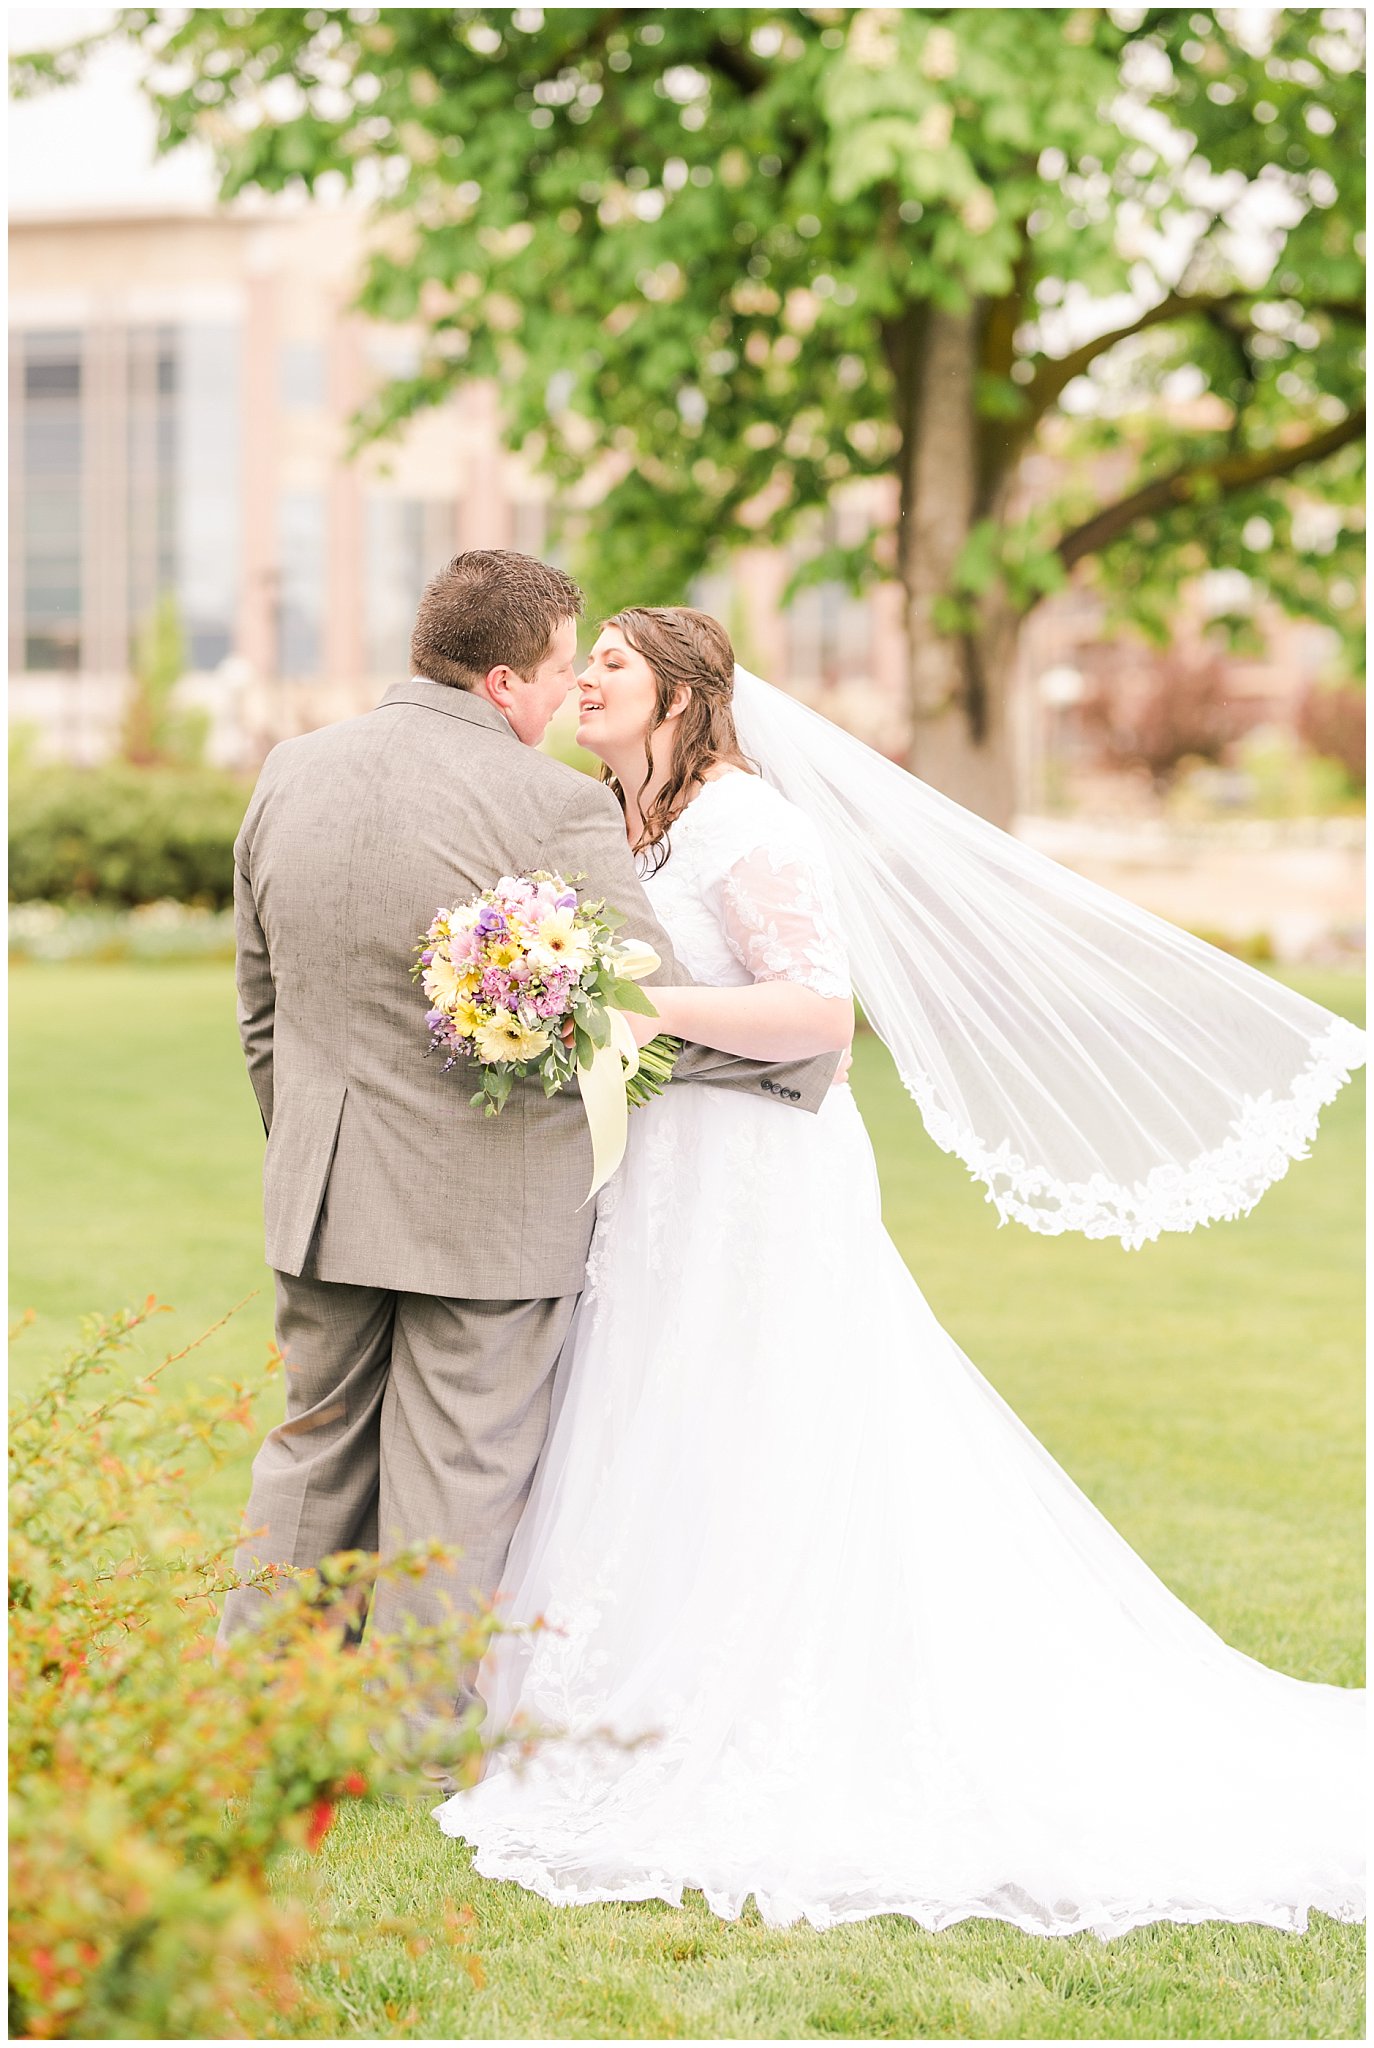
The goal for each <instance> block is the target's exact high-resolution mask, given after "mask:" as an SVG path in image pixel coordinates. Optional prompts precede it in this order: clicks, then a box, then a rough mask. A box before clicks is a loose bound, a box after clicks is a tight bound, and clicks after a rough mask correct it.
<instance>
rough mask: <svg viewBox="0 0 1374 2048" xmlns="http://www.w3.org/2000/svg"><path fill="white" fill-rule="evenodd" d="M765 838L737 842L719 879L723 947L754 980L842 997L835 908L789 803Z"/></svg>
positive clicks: (816, 853)
mask: <svg viewBox="0 0 1374 2048" xmlns="http://www.w3.org/2000/svg"><path fill="white" fill-rule="evenodd" d="M779 811H780V812H781V813H782V814H783V816H784V818H785V823H783V826H782V829H781V830H780V831H770V833H769V837H768V840H767V842H766V843H763V842H760V841H758V840H755V841H754V843H753V844H750V845H748V846H745V847H736V848H735V849H733V851H732V857H731V858H730V860H729V861H728V864H727V865H726V866H725V868H724V871H723V873H722V874H721V878H720V885H719V887H720V895H719V911H720V919H721V924H722V927H723V929H724V932H725V939H726V944H727V945H728V946H729V948H730V951H731V952H732V953H733V954H734V956H735V958H736V959H737V960H738V961H739V962H740V964H741V966H743V967H745V968H747V969H748V971H749V973H750V974H751V975H752V976H753V978H754V980H755V981H796V982H800V983H802V985H803V986H804V987H806V988H810V989H814V990H815V991H816V994H817V995H821V996H847V995H848V994H849V992H850V989H849V963H848V960H847V959H846V957H845V949H844V944H843V941H842V939H841V937H840V921H839V913H838V911H837V910H836V908H835V900H834V892H833V890H832V888H831V884H830V877H829V874H828V872H827V870H826V865H825V856H824V854H823V853H822V852H821V849H820V847H819V845H818V844H816V843H815V841H814V836H813V835H812V834H811V833H810V831H809V829H808V828H807V826H806V821H805V819H803V818H801V817H799V816H798V815H797V814H796V813H795V812H793V811H792V810H791V807H790V806H779Z"/></svg>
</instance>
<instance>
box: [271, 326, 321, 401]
mask: <svg viewBox="0 0 1374 2048" xmlns="http://www.w3.org/2000/svg"><path fill="white" fill-rule="evenodd" d="M327 391H328V366H327V359H326V356H325V347H324V343H323V342H322V341H288V342H284V343H283V344H282V351H281V402H282V405H283V407H284V408H285V410H286V411H287V412H318V411H319V410H320V408H321V407H322V406H323V405H324V402H325V398H326V395H327Z"/></svg>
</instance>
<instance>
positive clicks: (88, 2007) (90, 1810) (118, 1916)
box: [9, 1298, 496, 2039]
mask: <svg viewBox="0 0 1374 2048" xmlns="http://www.w3.org/2000/svg"><path fill="white" fill-rule="evenodd" d="M157 1312H158V1309H157V1304H156V1303H155V1302H154V1301H153V1300H152V1299H151V1298H150V1299H149V1301H148V1302H147V1303H146V1304H145V1306H144V1307H143V1308H142V1309H141V1310H138V1311H137V1312H124V1313H121V1314H119V1315H116V1316H114V1317H112V1318H110V1319H109V1320H107V1321H103V1322H100V1323H98V1324H96V1325H94V1326H93V1327H92V1329H91V1330H90V1331H89V1333H88V1335H87V1337H86V1339H85V1341H84V1342H83V1343H82V1344H81V1345H80V1346H79V1347H78V1348H77V1349H76V1350H74V1351H73V1352H72V1353H71V1354H70V1356H69V1357H68V1358H67V1359H66V1360H65V1362H64V1363H63V1364H62V1365H61V1366H60V1367H58V1368H57V1369H56V1370H55V1371H54V1372H53V1373H52V1374H51V1375H50V1376H49V1378H48V1379H47V1380H46V1382H45V1383H44V1385H43V1386H42V1387H41V1389H40V1391H39V1392H38V1393H37V1395H36V1396H35V1397H34V1398H33V1399H32V1400H31V1401H30V1402H29V1403H28V1404H27V1405H25V1406H22V1407H20V1408H19V1409H18V1410H17V1411H16V1412H15V1413H14V1415H13V1416H12V1419H11V1435H10V1478H11V1496H10V1498H11V1505H12V1520H13V1537H12V1549H11V1566H10V1600H9V1605H10V1800H11V1805H10V1816H11V1856H12V1860H11V1872H10V2033H11V2037H12V2038H15V2037H18V2038H25V2039H35V2038H37V2039H54V2038H64V2039H71V2038H79V2039H93V2038H97V2037H106V2038H115V2039H149V2038H177V2037H182V2038H187V2037H189V2038H203V2037H207V2036H230V2037H233V2036H238V2037H245V2038H260V2037H262V2036H263V2035H266V2034H276V2033H280V2032H281V2031H282V2030H283V2028H285V2030H286V2031H288V2032H294V2031H299V2030H301V2029H302V2028H303V2029H304V2030H305V2031H310V2025H309V2022H310V2010H309V2007H310V1998H309V1994H308V1993H307V1991H306V1989H305V1977H304V1973H305V1972H306V1970H307V1969H308V1968H309V1967H310V1966H312V1965H318V1964H319V1963H321V1962H322V1961H323V1962H328V1961H329V1959H330V1958H331V1957H334V1956H335V1955H336V1954H337V1955H339V1956H343V1955H344V1954H345V1953H346V1950H347V1949H348V1948H350V1947H351V1948H352V1950H353V1951H354V1952H356V1949H357V1945H358V1943H359V1942H360V1941H368V1942H371V1941H375V1940H376V1939H378V1938H381V1937H385V1936H391V1937H393V1938H397V1937H398V1938H399V1939H400V1940H402V1941H403V1942H404V1943H406V1944H408V1945H409V1946H410V1948H411V1950H412V1952H415V1953H418V1952H419V1951H420V1950H422V1949H423V1948H424V1947H425V1946H426V1945H428V1944H429V1943H430V1942H432V1941H440V1942H444V1941H449V1942H455V1943H457V1944H458V1945H460V1946H461V1944H462V1942H463V1941H464V1939H465V1927H464V1925H463V1922H462V1918H461V1916H460V1915H457V1914H455V1913H454V1912H453V1911H452V1910H451V1908H449V1906H448V1903H447V1901H446V1900H442V1899H439V1900H434V1899H431V1901H430V1902H429V1913H430V1917H429V1919H428V1921H426V1922H420V1921H411V1920H407V1921H400V1920H394V1921H387V1922H386V1923H385V1924H384V1925H383V1924H380V1923H379V1922H378V1921H377V1919H376V1918H375V1916H373V1917H370V1918H369V1920H368V1922H367V1925H366V1927H365V1928H357V1927H350V1926H349V1924H348V1921H347V1918H346V1916H340V1915H338V1914H337V1913H336V1912H335V1911H334V1908H333V1906H332V1904H331V1902H330V1901H329V1900H328V1899H327V1898H326V1897H325V1896H324V1894H323V1891H322V1889H321V1888H320V1887H319V1885H318V1883H317V1881H316V1880H315V1875H314V1872H313V1870H312V1867H311V1864H310V1862H309V1858H308V1855H307V1854H306V1853H305V1852H312V1851H314V1850H315V1849H317V1848H318V1847H319V1845H320V1843H321V1842H322V1840H323V1839H324V1836H325V1835H326V1833H327V1832H328V1830H329V1828H330V1825H331V1823H332V1821H333V1819H334V1815H335V1810H336V1808H337V1806H338V1804H339V1802H340V1801H345V1800H357V1799H365V1798H368V1797H370V1796H375V1795H376V1794H378V1793H380V1792H385V1791H387V1790H388V1789H390V1790H395V1791H403V1792H405V1793H407V1794H412V1795H413V1794H414V1793H415V1792H416V1790H417V1788H420V1789H422V1781H421V1780H420V1779H419V1778H418V1776H417V1774H416V1773H417V1765H418V1764H419V1763H420V1762H422V1761H425V1760H429V1759H433V1760H435V1761H440V1762H442V1763H444V1765H445V1766H446V1767H447V1768H448V1769H449V1770H450V1771H451V1772H452V1773H453V1775H454V1776H455V1777H456V1778H458V1779H459V1780H460V1781H463V1780H464V1779H467V1778H470V1777H471V1776H472V1775H475V1770H476V1766H477V1763H478V1761H479V1759H480V1757H481V1755H482V1753H483V1749H484V1742H483V1738H482V1736H481V1734H480V1732H479V1730H478V1729H477V1728H476V1727H475V1726H473V1725H471V1724H470V1723H463V1724H455V1723H453V1722H451V1721H450V1722H448V1723H447V1724H446V1725H444V1724H438V1725H437V1726H436V1724H434V1723H432V1722H431V1723H428V1724H427V1725H426V1727H425V1729H424V1730H423V1732H416V1730H417V1724H416V1720H415V1717H414V1715H413V1713H410V1712H409V1711H408V1710H411V1709H413V1708H414V1707H415V1705H416V1702H417V1700H419V1699H422V1698H423V1696H424V1694H425V1691H426V1688H427V1687H429V1686H431V1685H432V1686H434V1687H435V1688H436V1690H437V1689H438V1688H440V1687H443V1688H444V1689H445V1692H446V1696H447V1697H449V1698H451V1697H452V1673H453V1669H454V1666H455V1663H467V1662H468V1661H469V1660H470V1659H471V1658H473V1657H475V1656H479V1655H480V1654H481V1652H482V1649H483V1647H484V1646H485V1644H486V1642H487V1641H488V1640H489V1639H490V1636H491V1634H492V1633H493V1632H494V1630H495V1628H496V1623H495V1622H494V1621H493V1620H492V1619H491V1618H490V1617H489V1616H486V1617H482V1618H481V1619H479V1620H477V1621H475V1622H474V1621H469V1622H460V1621H458V1620H454V1621H453V1622H451V1623H447V1624H445V1625H444V1626H442V1627H439V1628H432V1629H428V1630H420V1629H414V1630H412V1631H411V1632H410V1633H409V1634H406V1635H403V1636H396V1637H392V1638H390V1639H389V1640H383V1641H381V1642H378V1643H373V1642H372V1641H371V1640H370V1639H364V1641H363V1643H362V1644H361V1646H359V1647H357V1648H354V1649H352V1650H351V1651H350V1652H349V1653H347V1654H345V1653H344V1648H343V1646H344V1642H345V1638H346V1637H348V1636H349V1635H350V1633H351V1631H350V1628H349V1623H350V1621H352V1620H353V1618H354V1617H355V1615H356V1613H357V1612H358V1611H359V1609H360V1606H361V1603H362V1602H363V1601H364V1600H365V1599H366V1596H367V1592H368V1589H369V1588H370V1586H371V1584H372V1583H373V1582H374V1581H375V1579H376V1578H377V1576H378V1572H379V1566H378V1563H377V1560H376V1559H374V1558H370V1557H364V1556H362V1555H348V1556H341V1557H339V1558H335V1559H332V1560H329V1561H328V1562H327V1564H326V1565H325V1566H324V1567H323V1568H322V1569H321V1572H320V1573H318V1574H313V1573H311V1574H299V1575H294V1574H289V1573H283V1574H282V1575H283V1577H284V1583H282V1584H281V1585H279V1586H278V1587H277V1588H276V1589H275V1597H274V1598H273V1600H272V1602H271V1603H270V1608H269V1615H270V1619H269V1621H268V1623H267V1624H265V1625H264V1627H263V1628H262V1629H260V1630H258V1631H254V1632H252V1633H250V1635H248V1636H247V1637H240V1638H238V1639H237V1640H236V1642H235V1646H234V1649H233V1651H232V1653H231V1654H230V1655H229V1656H228V1657H227V1658H225V1659H224V1660H222V1661H221V1660H220V1659H218V1658H217V1657H216V1656H215V1654H214V1650H213V1633H214V1628H215V1621H216V1608H217V1604H218V1598H219V1596H220V1595H221V1594H222V1593H223V1592H224V1591H225V1590H226V1589H227V1588H228V1587H229V1586H231V1585H234V1584H237V1583H240V1581H239V1579H238V1578H237V1577H236V1575H235V1574H234V1572H233V1570H232V1569H231V1567H230V1564H229V1558H230V1555H231V1553H232V1549H233V1541H232V1538H228V1537H224V1536H222V1535H217V1534H214V1533H211V1532H207V1531H206V1530H205V1529H204V1528H202V1526H201V1525H200V1523H199V1520H198V1518H197V1514H196V1509H195V1504H194V1503H195V1497H196V1490H197V1486H198V1484H200V1483H201V1482H203V1479H204V1475H205V1473H206V1471H207V1470H208V1469H209V1468H211V1467H213V1466H215V1465H217V1464H218V1463H220V1462H221V1461H222V1460H223V1458H224V1457H225V1456H226V1455H227V1454H228V1452H229V1450H230V1447H231V1446H232V1445H233V1444H234V1442H235V1440H236V1439H238V1438H240V1437H241V1432H242V1431H243V1430H244V1429H245V1428H247V1429H252V1427H253V1426H254V1425H253V1398H254V1394H255V1391H256V1389H254V1388H252V1387H249V1386H245V1385H241V1384H236V1385H231V1386H226V1387H223V1388H221V1389H220V1390H219V1391H218V1392H217V1393H216V1392H205V1391H203V1390H202V1391H200V1392H198V1393H197V1394H196V1395H195V1396H194V1397H192V1398H189V1399H187V1400H186V1401H185V1402H183V1403H182V1404H180V1405H176V1404H173V1403H171V1402H170V1401H168V1400H166V1399H164V1397H163V1396H162V1395H161V1394H160V1393H159V1392H157V1390H156V1389H155V1388H154V1386H153V1382H154V1380H155V1379H156V1377H157V1374H158V1373H160V1372H161V1371H162V1370H163V1369H164V1367H165V1366H166V1365H168V1364H171V1363H173V1362H174V1358H176V1357H180V1356H184V1353H177V1354H173V1357H172V1358H168V1359H166V1360H164V1361H163V1365H162V1366H159V1367H157V1368H156V1369H155V1371H154V1372H153V1373H150V1374H149V1375H148V1376H147V1377H146V1378H143V1379H141V1380H137V1381H134V1382H133V1383H128V1382H127V1381H121V1383H120V1384H119V1386H118V1387H117V1389H116V1391H115V1392H114V1393H113V1394H111V1395H108V1396H107V1397H106V1398H104V1399H100V1398H94V1397H93V1396H92V1393H91V1391H90V1385H89V1383H90V1382H91V1380H92V1379H93V1378H95V1377H96V1376H97V1375H101V1374H104V1373H107V1372H108V1371H110V1369H111V1367H112V1365H113V1364H114V1363H115V1361H116V1358H117V1354H119V1353H120V1352H121V1351H122V1349H123V1348H124V1347H125V1346H126V1344H127V1342H128V1340H129V1338H130V1336H131V1335H132V1333H133V1332H134V1331H135V1330H137V1329H138V1328H139V1327H140V1326H141V1325H142V1324H144V1323H145V1322H146V1321H147V1320H148V1319H149V1317H150V1316H152V1315H153V1314H155V1313H157ZM441 1557H442V1553H441V1552H439V1551H438V1550H437V1549H433V1548H431V1549H428V1550H418V1549H417V1550H414V1551H411V1552H408V1553H406V1554H405V1555H404V1556H403V1557H401V1558H399V1559H397V1560H394V1561H393V1562H392V1563H391V1564H389V1565H388V1566H387V1567H386V1569H387V1570H388V1571H390V1572H400V1573H404V1574H407V1575H410V1576H417V1575H418V1574H419V1573H420V1572H421V1571H422V1570H423V1569H424V1568H425V1566H426V1565H427V1564H428V1563H432V1562H438V1561H440V1559H441ZM279 1572H281V1568H272V1567H268V1568H265V1569H264V1570H262V1571H261V1572H259V1573H258V1574H257V1575H256V1579H255V1581H254V1582H256V1583H265V1582H266V1581H267V1580H269V1579H271V1578H273V1577H275V1576H277V1575H278V1574H279ZM485 1746H489V1745H485ZM455 1960H456V1961H457V1963H458V1966H459V1967H465V1966H468V1965H470V1964H471V1962H472V1960H473V1959H472V1958H465V1957H463V1956H461V1955H460V1956H458V1957H457V1958H455Z"/></svg>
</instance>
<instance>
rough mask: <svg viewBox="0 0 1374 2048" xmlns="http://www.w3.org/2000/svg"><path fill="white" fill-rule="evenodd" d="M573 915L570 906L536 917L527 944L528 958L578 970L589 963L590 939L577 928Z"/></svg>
mask: <svg viewBox="0 0 1374 2048" xmlns="http://www.w3.org/2000/svg"><path fill="white" fill-rule="evenodd" d="M576 915H577V914H576V912H575V911H572V910H551V911H550V912H549V914H548V916H547V917H542V918H541V919H540V920H539V929H538V932H537V933H536V935H535V941H534V944H533V945H532V946H531V948H530V959H531V961H532V962H533V964H534V965H535V966H536V967H567V968H570V969H571V970H572V972H573V973H574V974H580V973H581V972H582V969H583V968H584V967H586V966H589V965H590V963H591V957H592V947H591V940H590V939H589V938H588V936H587V934H586V932H585V931H582V930H581V929H579V927H578V924H577V922H576Z"/></svg>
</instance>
